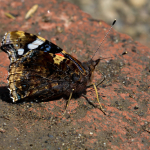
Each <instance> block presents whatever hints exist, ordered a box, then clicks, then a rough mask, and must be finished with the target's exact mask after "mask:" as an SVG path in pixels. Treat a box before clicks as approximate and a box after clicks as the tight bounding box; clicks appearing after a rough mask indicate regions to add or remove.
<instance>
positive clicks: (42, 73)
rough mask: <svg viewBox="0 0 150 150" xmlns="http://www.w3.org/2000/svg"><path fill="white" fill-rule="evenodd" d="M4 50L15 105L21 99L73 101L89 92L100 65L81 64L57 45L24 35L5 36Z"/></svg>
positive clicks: (6, 34) (18, 33)
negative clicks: (92, 78) (88, 87)
mask: <svg viewBox="0 0 150 150" xmlns="http://www.w3.org/2000/svg"><path fill="white" fill-rule="evenodd" d="M1 49H2V50H3V51H4V52H6V53H8V55H9V59H10V66H9V76H8V83H9V90H10V96H11V98H12V100H13V102H16V101H19V100H21V99H25V100H27V99H37V100H40V101H42V100H46V99H53V98H57V97H58V96H64V95H65V96H68V97H69V101H70V99H71V97H72V94H73V95H81V94H82V93H83V92H85V90H86V88H87V84H88V82H89V81H90V80H91V75H92V73H93V71H94V69H95V66H96V65H97V64H98V63H99V61H100V59H97V60H92V59H91V60H89V61H87V62H83V63H81V62H80V61H78V60H77V59H76V58H74V57H73V56H71V55H69V54H67V53H66V52H65V51H64V50H63V49H61V48H60V47H58V46H57V45H55V44H53V43H51V42H49V41H47V40H46V39H44V38H42V37H40V36H36V35H33V34H29V33H25V32H23V31H13V32H8V33H5V36H4V37H3V40H2V44H1ZM93 85H94V88H95V90H96V95H97V100H98V94H97V89H96V86H95V84H93ZM69 101H68V103H69ZM98 102H99V100H98ZM99 105H100V103H99ZM67 106H68V105H67ZM100 107H101V105H100ZM101 110H102V111H103V109H102V107H101Z"/></svg>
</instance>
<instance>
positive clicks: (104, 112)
mask: <svg viewBox="0 0 150 150" xmlns="http://www.w3.org/2000/svg"><path fill="white" fill-rule="evenodd" d="M93 86H94V89H95V92H96V97H97V101H98V103H99V106H100V109H101V111H102V112H103V113H104V114H105V115H106V113H105V111H104V110H103V108H102V105H101V103H100V101H99V98H98V92H97V88H96V85H95V83H93Z"/></svg>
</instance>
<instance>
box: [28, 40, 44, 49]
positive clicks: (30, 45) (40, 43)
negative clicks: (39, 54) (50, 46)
mask: <svg viewBox="0 0 150 150" xmlns="http://www.w3.org/2000/svg"><path fill="white" fill-rule="evenodd" d="M43 43H44V41H42V40H40V39H36V40H35V41H34V42H32V43H30V44H28V48H29V49H36V48H37V47H39V45H42V44H43Z"/></svg>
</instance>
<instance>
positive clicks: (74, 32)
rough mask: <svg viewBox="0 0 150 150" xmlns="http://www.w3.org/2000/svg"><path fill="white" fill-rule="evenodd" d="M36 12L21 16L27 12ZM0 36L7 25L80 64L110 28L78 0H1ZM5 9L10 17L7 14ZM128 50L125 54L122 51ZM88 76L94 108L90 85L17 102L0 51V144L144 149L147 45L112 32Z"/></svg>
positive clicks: (50, 149) (149, 77)
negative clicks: (67, 95) (72, 0)
mask: <svg viewBox="0 0 150 150" xmlns="http://www.w3.org/2000/svg"><path fill="white" fill-rule="evenodd" d="M35 4H38V6H39V7H38V9H37V11H36V12H35V13H34V14H33V15H32V16H31V17H30V18H29V19H25V15H26V13H27V11H28V10H29V9H30V8H31V7H32V6H33V5H35ZM0 8H1V9H0V16H1V17H0V39H2V37H3V35H4V33H5V32H7V31H14V30H21V31H26V32H29V33H33V34H36V35H40V36H42V37H44V38H46V39H48V40H50V41H51V42H53V43H55V44H57V45H59V46H60V47H61V48H63V49H64V50H65V51H67V52H68V53H69V54H71V55H73V56H74V57H76V58H77V59H78V60H80V61H82V62H84V61H88V60H89V59H90V58H91V57H92V56H93V54H94V52H95V51H96V49H97V48H98V45H99V44H100V42H101V41H102V39H103V38H104V36H105V35H106V33H107V31H108V30H109V28H110V26H109V25H107V24H106V23H105V22H103V21H102V20H94V19H92V18H91V16H89V15H87V14H86V13H84V12H82V11H81V10H80V9H79V8H78V7H77V6H75V5H73V4H69V3H67V2H61V0H57V1H56V0H51V1H40V0H36V1H35V0H33V1H32V2H31V1H29V0H27V1H19V0H18V1H12V0H8V1H0ZM5 13H10V14H11V15H13V16H14V17H15V19H13V18H10V17H7V16H8V15H7V16H6V14H5ZM126 52H127V54H126ZM99 57H103V58H107V59H104V60H102V61H101V62H100V64H99V65H98V66H97V68H96V70H95V72H94V76H93V80H92V82H94V83H96V84H97V83H99V82H100V81H101V79H102V75H101V72H102V73H103V74H104V75H105V76H106V80H105V81H104V82H103V83H102V84H100V85H99V86H98V92H99V96H100V102H101V104H102V107H103V108H104V110H105V111H106V114H107V115H104V114H103V113H102V111H100V110H99V107H98V103H97V101H96V94H95V91H94V89H93V88H90V89H87V93H86V95H84V96H81V97H80V98H77V99H72V100H71V102H70V105H69V107H68V109H67V113H66V115H65V116H64V117H62V113H63V112H64V110H65V105H66V100H65V99H63V98H61V99H58V100H51V101H47V102H33V101H32V100H31V101H30V102H20V103H17V104H14V103H12V102H11V100H10V98H9V91H8V89H7V76H8V66H9V64H10V61H9V58H8V56H7V54H5V53H4V52H2V51H1V50H0V149H7V150H9V149H10V150H12V149H14V150H18V149H23V150H24V149H39V150H55V149H60V150H66V149H67V150H74V149H85V150H101V149H115V150H118V149H123V150H131V149H132V150H133V149H136V150H137V149H149V147H150V109H149V108H150V49H149V48H147V47H146V46H143V45H142V44H140V43H138V42H135V41H133V40H132V39H131V38H130V37H129V36H127V35H125V34H121V33H118V32H117V31H115V30H113V29H112V31H111V32H110V33H109V35H108V36H107V38H106V39H105V41H104V43H103V45H102V46H101V47H100V49H99V51H98V52H97V53H96V56H95V57H94V59H96V58H99Z"/></svg>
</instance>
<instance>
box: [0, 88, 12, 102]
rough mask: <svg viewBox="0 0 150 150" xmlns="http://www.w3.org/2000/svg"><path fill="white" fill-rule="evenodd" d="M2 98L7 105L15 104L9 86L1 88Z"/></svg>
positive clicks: (0, 95)
mask: <svg viewBox="0 0 150 150" xmlns="http://www.w3.org/2000/svg"><path fill="white" fill-rule="evenodd" d="M0 98H1V99H2V101H5V102H7V103H13V102H12V99H11V98H10V94H9V89H8V87H7V86H2V87H0Z"/></svg>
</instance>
